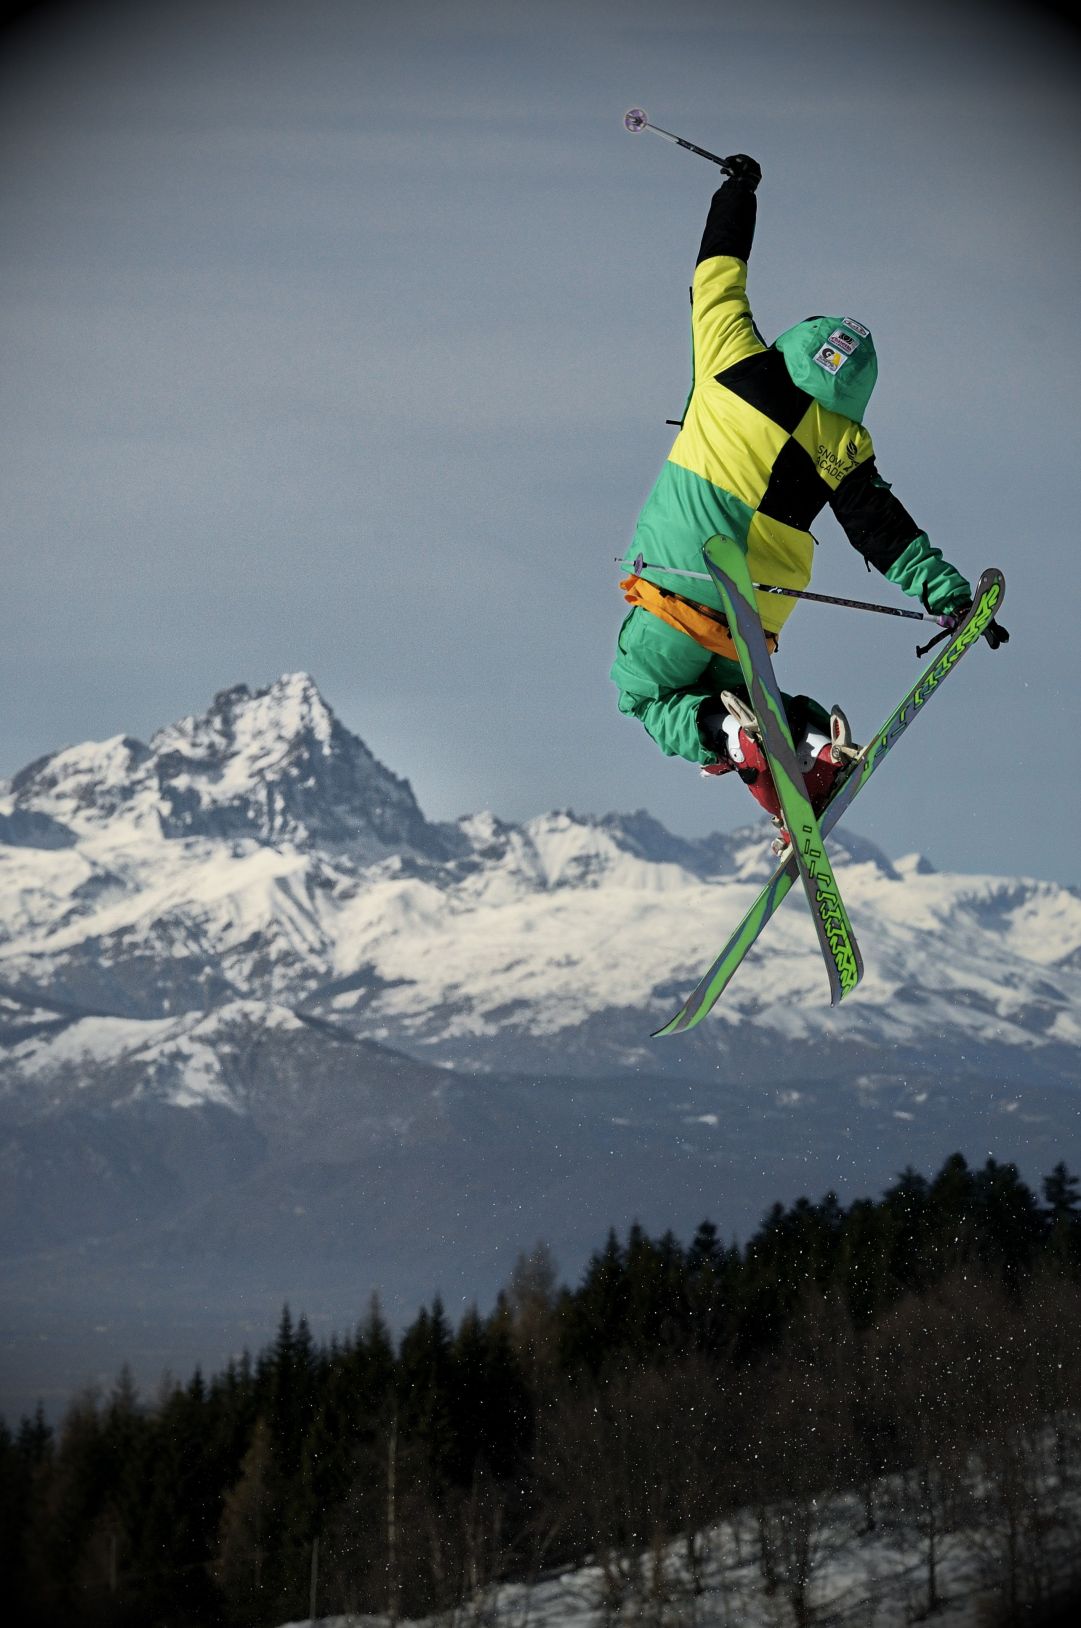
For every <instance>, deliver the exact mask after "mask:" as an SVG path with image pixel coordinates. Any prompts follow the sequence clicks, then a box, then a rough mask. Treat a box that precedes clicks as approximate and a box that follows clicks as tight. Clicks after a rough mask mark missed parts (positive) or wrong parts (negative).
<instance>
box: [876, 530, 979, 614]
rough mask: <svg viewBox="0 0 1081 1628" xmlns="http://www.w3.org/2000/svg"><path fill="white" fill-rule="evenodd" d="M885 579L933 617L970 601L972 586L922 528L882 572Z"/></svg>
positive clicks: (947, 612)
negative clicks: (915, 600)
mask: <svg viewBox="0 0 1081 1628" xmlns="http://www.w3.org/2000/svg"><path fill="white" fill-rule="evenodd" d="M885 576H886V580H887V581H888V582H892V583H894V584H895V585H896V586H897V587H898V588H900V589H901V591H902V592H903V593H906V594H909V595H910V596H911V598H913V599H918V600H920V601H921V603H922V604H923V607H924V609H925V610H927V611H930V613H931V615H932V616H946V615H948V614H949V613H950V612H951V611H955V610H957V609H958V608H959V607H960V606H961V605H966V604H971V603H972V588H971V586H970V585H969V583H968V582H966V581H965V579H964V577H963V576H962V575H961V573H960V571H958V570H957V569H956V567H955V566H952V565H951V564H950V562H949V560H944V559H943V558H942V554H941V552H940V550H939V549H937V548H935V547H934V545H933V544H932V542H931V539H930V538H929V537H928V535H927V533H926V532H925V531H921V532H920V533H919V535H918V536H916V537H914V538H913V539H912V541H911V542H910V543H909V545H908V547H907V548H906V549H905V551H904V553H903V554H900V555H898V557H897V559H895V560H894V562H893V564H892V565H891V566H890V567H889V569H888V570H887V571H886V572H885Z"/></svg>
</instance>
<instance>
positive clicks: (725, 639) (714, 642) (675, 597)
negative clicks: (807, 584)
mask: <svg viewBox="0 0 1081 1628" xmlns="http://www.w3.org/2000/svg"><path fill="white" fill-rule="evenodd" d="M619 586H620V587H621V588H622V589H623V597H624V599H625V600H626V601H627V603H628V604H629V605H640V606H641V607H642V609H643V610H647V611H649V612H650V613H651V614H652V615H653V616H659V617H660V619H661V621H662V622H667V623H668V625H669V627H674V628H677V629H678V630H679V632H680V633H686V634H687V636H688V637H689V638H691V639H693V640H694V641H695V643H696V644H700V645H702V647H703V649H705V650H711V651H712V652H713V654H714V655H715V656H724V657H726V658H727V660H729V661H738V660H739V652H738V651H737V649H736V647H735V644H734V643H733V640H732V635H731V633H730V632H729V631H728V623H727V622H726V621H725V619H724V617H723V616H722V615H721V613H720V611H714V610H709V609H708V608H707V607H706V606H705V605H699V604H696V603H695V601H694V600H693V599H684V598H683V596H682V594H674V593H671V592H670V591H669V589H667V588H658V587H657V585H656V583H655V582H647V581H646V579H645V577H635V576H630V577H624V579H623V581H622V582H621V583H620V585H619ZM766 644H767V646H768V648H769V651H770V654H772V653H773V651H774V650H776V648H777V635H776V633H767V634H766Z"/></svg>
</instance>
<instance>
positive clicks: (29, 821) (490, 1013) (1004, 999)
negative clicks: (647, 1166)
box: [0, 674, 1081, 1101]
mask: <svg viewBox="0 0 1081 1628" xmlns="http://www.w3.org/2000/svg"><path fill="white" fill-rule="evenodd" d="M835 846H836V853H837V858H838V860H839V862H840V864H841V867H842V870H843V876H844V889H845V896H846V899H847V900H848V902H849V906H850V910H851V913H852V916H853V919H854V924H855V927H856V930H857V933H858V934H859V935H860V937H861V939H862V941H863V943H864V946H865V954H866V960H867V963H868V977H867V980H866V984H865V986H864V987H863V988H861V990H860V991H858V992H857V994H856V995H855V997H853V998H851V999H850V1000H849V1001H848V1002H846V1004H845V1006H844V1008H843V1009H842V1010H840V1011H832V1010H831V1009H830V1007H829V1005H828V1004H827V997H826V985H825V981H824V974H823V971H822V967H821V965H820V962H819V957H818V954H817V951H816V949H815V942H814V934H813V929H812V925H811V921H810V918H809V915H808V913H807V911H806V909H805V908H804V907H803V905H802V901H801V900H798V899H794V900H793V901H792V902H791V903H790V904H789V905H788V906H787V908H786V909H785V910H784V911H783V912H782V913H781V915H780V917H779V918H778V920H777V921H776V922H775V923H773V924H772V926H771V928H770V930H769V933H768V936H767V937H766V938H765V939H764V941H763V946H762V948H761V949H760V951H759V953H758V955H757V958H756V962H755V963H754V964H753V965H752V966H749V967H748V968H747V969H745V970H744V971H742V972H741V974H740V976H739V977H738V979H737V981H736V982H735V983H734V985H733V987H732V990H731V991H730V994H729V996H728V997H727V998H726V999H725V1000H724V1001H723V1002H722V1003H721V1005H720V1006H719V1008H718V1010H717V1012H716V1015H715V1016H714V1018H713V1019H712V1020H711V1022H710V1024H709V1025H708V1026H707V1027H706V1028H704V1029H703V1030H702V1031H700V1032H699V1034H698V1035H697V1036H695V1037H692V1040H691V1042H688V1041H678V1042H673V1041H671V1040H669V1041H667V1042H653V1041H650V1040H649V1038H648V1036H649V1032H650V1030H651V1029H652V1028H654V1027H656V1025H657V1022H658V1021H659V1020H661V1019H663V1018H664V1017H665V1016H667V1015H668V1014H669V1013H670V1011H671V1010H673V1009H674V1007H675V1006H676V1005H677V1004H678V1002H679V1000H680V999H681V998H682V996H683V995H684V994H685V993H686V992H687V990H688V989H689V988H690V987H691V986H692V985H693V984H694V982H695V981H696V980H697V978H698V976H699V975H700V973H701V972H702V970H703V969H704V966H705V965H706V964H707V963H708V961H709V959H710V958H711V956H712V954H713V953H714V951H715V950H716V948H718V947H719V945H720V943H721V942H722V940H723V938H724V936H725V934H726V932H727V931H728V930H729V929H730V928H731V927H732V926H733V925H734V924H735V923H736V922H737V921H738V920H739V918H740V916H741V914H742V912H743V910H744V909H745V907H746V905H747V904H748V903H749V902H750V900H751V898H752V897H753V894H754V891H755V890H756V888H757V886H758V885H759V884H760V883H761V881H762V880H764V878H765V876H766V875H767V874H768V870H769V865H770V858H769V854H768V850H767V845H766V842H765V841H764V828H757V829H750V830H747V831H742V832H737V833H735V834H734V835H728V836H718V837H713V838H710V839H707V840H704V841H699V842H689V841H683V840H681V839H679V838H677V837H674V836H672V835H671V834H670V833H669V832H667V831H665V830H664V829H663V828H662V827H661V826H659V825H658V824H657V823H656V822H655V821H653V820H651V819H650V818H649V817H648V816H647V815H644V814H637V815H632V816H629V817H623V816H618V815H609V816H607V817H605V818H603V819H595V818H588V817H587V818H582V817H577V816H575V815H573V814H571V813H552V814H544V815H540V816H538V817H537V818H536V819H533V820H530V821H529V822H527V823H526V824H525V825H521V826H515V825H507V824H504V823H502V822H501V821H499V820H498V819H497V818H496V817H495V816H494V815H492V814H490V813H484V814H478V815H474V816H470V817H468V818H465V819H463V820H462V821H460V822H459V823H458V824H457V825H456V826H437V825H433V824H431V823H429V822H428V821H427V820H426V819H425V818H424V815H423V814H422V813H421V811H420V809H419V808H418V806H417V803H416V801H415V799H414V797H413V793H412V791H411V789H410V787H409V785H408V783H407V782H406V781H404V780H401V779H399V778H398V777H397V776H395V775H393V774H392V773H390V772H389V771H388V770H387V769H385V768H383V766H382V765H381V764H379V763H378V762H377V761H376V760H375V758H374V757H373V756H372V754H371V753H370V752H369V751H368V749H367V748H366V747H365V746H364V744H363V742H361V741H360V740H358V739H357V737H356V736H354V735H352V734H351V733H350V732H349V731H348V730H346V729H345V728H344V727H343V725H342V724H341V723H340V722H339V721H338V719H336V718H335V717H334V714H333V713H332V712H331V710H330V708H329V707H328V706H327V704H326V702H325V701H324V700H323V699H322V697H321V696H320V694H319V692H318V690H317V689H316V687H315V685H314V684H313V683H312V681H311V679H310V678H308V677H306V676H305V675H302V674H299V675H298V674H294V675H291V676H288V677H285V678H282V679H280V680H279V681H278V682H277V683H276V684H273V685H271V686H269V688H267V689H265V690H260V691H258V692H256V693H254V694H253V693H252V692H251V691H250V690H248V689H247V688H246V687H245V686H243V685H241V686H238V687H236V688H234V689H231V690H228V691H225V692H224V693H223V694H221V695H219V696H217V697H216V699H215V701H214V703H213V705H212V706H211V708H210V710H209V711H208V712H207V714H206V715H205V716H203V717H200V718H187V719H184V720H183V721H182V722H181V723H179V724H175V725H172V726H170V727H168V728H165V729H162V730H160V731H159V732H158V733H157V734H156V735H155V736H154V737H153V739H152V740H151V741H150V743H149V744H148V745H143V744H142V743H141V742H139V741H135V740H132V739H130V738H129V737H117V738H116V739H114V740H111V741H106V742H102V743H95V744H88V745H84V746H78V747H71V748H68V749H66V750H64V751H60V752H57V753H55V754H53V755H52V756H51V757H48V758H44V759H42V760H40V761H39V762H37V763H34V764H31V765H30V767H29V768H27V769H25V770H23V771H22V773H21V774H19V775H17V776H16V777H15V779H14V780H13V781H12V782H11V785H10V788H9V790H8V793H7V795H6V796H5V797H4V798H3V800H2V801H0V921H2V924H3V925H2V927H0V935H2V936H0V993H2V997H3V1003H4V1004H3V1020H4V1030H3V1039H4V1041H5V1042H6V1044H5V1050H4V1055H3V1062H2V1064H0V1068H2V1071H3V1072H2V1075H0V1078H3V1079H4V1080H5V1081H6V1082H8V1085H9V1088H15V1087H17V1085H18V1083H19V1082H26V1081H28V1080H29V1079H32V1078H40V1077H42V1076H43V1075H48V1074H50V1073H51V1072H53V1071H54V1070H56V1069H57V1068H63V1069H64V1070H67V1069H70V1066H71V1063H72V1060H73V1059H75V1058H78V1057H80V1056H82V1055H85V1056H86V1057H87V1058H88V1059H93V1060H94V1061H95V1063H96V1064H98V1065H102V1064H106V1063H108V1062H109V1061H110V1060H114V1061H116V1062H118V1063H119V1062H120V1061H121V1060H123V1061H124V1062H125V1064H126V1065H131V1066H134V1067H136V1068H138V1067H142V1068H143V1083H142V1086H141V1089H145V1090H152V1091H161V1092H165V1093H166V1094H167V1095H168V1094H169V1093H170V1092H172V1093H173V1094H174V1100H184V1101H192V1100H196V1099H199V1098H200V1097H201V1096H203V1095H207V1096H208V1100H226V1099H227V1097H228V1087H227V1086H226V1084H225V1083H224V1080H223V1076H222V1072H221V1063H220V1059H217V1057H216V1053H215V1048H214V1046H213V1045H212V1044H211V1045H209V1046H208V1045H207V1044H206V1043H205V1042H204V1041H203V1040H202V1039H200V1036H201V1035H205V1034H206V1032H207V1024H208V1014H211V1013H218V1014H225V1013H227V1012H228V1011H229V1010H231V1009H233V1008H235V1007H236V1006H237V1003H240V1004H241V1006H243V1007H244V1009H245V1010H246V1011H247V1012H248V1014H249V1016H250V1015H251V1012H252V1009H253V1008H252V1003H255V1005H256V1006H258V1007H261V1008H262V1009H263V1010H264V1011H265V1014H266V1015H265V1021H266V1023H267V1024H268V1026H269V1028H270V1029H271V1030H272V1031H274V1032H278V1031H280V1029H281V1027H282V1025H283V1024H286V1023H288V1022H289V1021H292V1022H296V1021H302V1020H311V1019H321V1020H322V1021H324V1022H327V1023H331V1024H333V1025H334V1026H336V1027H337V1028H340V1029H343V1030H345V1031H346V1032H348V1033H349V1034H350V1035H354V1036H362V1037H365V1038H367V1039H372V1040H376V1041H379V1042H381V1043H383V1044H385V1045H389V1046H392V1047H394V1048H397V1049H400V1050H403V1051H405V1052H408V1053H410V1054H412V1055H413V1056H416V1057H418V1058H423V1059H425V1060H430V1061H434V1062H437V1063H441V1064H446V1063H453V1064H458V1065H462V1066H468V1067H470V1068H474V1069H476V1068H480V1069H485V1068H492V1067H499V1068H508V1067H512V1068H518V1067H522V1066H526V1067H529V1068H537V1067H542V1068H548V1069H551V1070H555V1071H559V1072H566V1071H568V1070H569V1071H570V1072H574V1073H594V1074H607V1073H611V1072H612V1071H613V1070H614V1069H619V1068H625V1067H627V1066H639V1067H641V1066H648V1067H649V1068H650V1069H651V1070H654V1069H656V1070H661V1071H664V1070H666V1069H669V1068H671V1067H672V1066H674V1065H677V1063H678V1062H679V1061H680V1060H682V1061H684V1062H685V1061H686V1060H687V1059H688V1058H689V1059H690V1060H691V1063H692V1066H697V1065H699V1064H700V1063H701V1061H702V1060H703V1058H705V1057H709V1058H710V1060H711V1061H712V1062H714V1063H715V1062H716V1061H717V1060H718V1058H720V1059H726V1058H731V1057H733V1056H734V1055H736V1054H737V1053H738V1051H739V1050H740V1049H741V1048H742V1047H743V1046H744V1045H747V1044H753V1046H754V1047H756V1048H757V1047H758V1046H760V1045H762V1044H769V1045H771V1046H776V1047H781V1048H782V1049H783V1048H785V1047H787V1048H791V1046H792V1044H793V1043H796V1042H800V1043H803V1044H804V1045H808V1044H813V1045H814V1046H815V1047H816V1048H821V1047H823V1046H825V1047H826V1048H828V1049H831V1050H834V1049H837V1048H841V1049H843V1050H848V1051H850V1052H855V1051H859V1050H867V1049H868V1048H871V1049H878V1048H884V1047H888V1048H891V1049H893V1050H896V1049H898V1048H900V1049H901V1050H902V1051H907V1050H909V1049H911V1050H912V1051H913V1052H915V1053H918V1054H919V1055H921V1056H922V1055H925V1054H926V1052H927V1049H928V1047H931V1048H932V1049H933V1048H935V1047H936V1046H937V1045H939V1044H940V1043H941V1042H943V1041H944V1042H945V1043H946V1045H947V1046H948V1048H949V1050H950V1051H951V1053H953V1054H954V1055H956V1054H958V1053H966V1054H967V1053H968V1052H970V1051H973V1050H974V1051H975V1052H978V1053H979V1054H980V1056H981V1057H982V1056H983V1055H984V1054H985V1053H986V1052H987V1050H988V1049H989V1048H990V1049H996V1050H1000V1049H1002V1048H1008V1049H1016V1051H1017V1052H1018V1054H1019V1055H1020V1054H1024V1056H1025V1057H1026V1059H1027V1060H1028V1062H1030V1063H1031V1064H1032V1065H1033V1066H1035V1067H1036V1068H1037V1069H1039V1070H1041V1071H1044V1070H1048V1069H1049V1070H1051V1071H1052V1072H1054V1073H1058V1072H1059V1071H1060V1070H1063V1069H1069V1068H1072V1067H1073V1066H1074V1065H1075V1063H1076V1060H1077V1057H1078V1055H1081V1053H1079V1050H1078V1048H1079V1047H1081V999H1079V997H1081V899H1079V898H1078V896H1077V894H1076V893H1075V892H1073V891H1071V890H1068V889H1066V888H1061V887H1057V886H1055V885H1054V884H1051V883H1046V882H1044V883H1040V882H1026V881H1022V880H1003V879H1001V878H993V877H968V876H943V875H939V874H936V873H934V872H933V871H932V870H931V868H930V866H929V865H928V864H927V863H926V862H925V861H920V860H918V859H915V858H910V859H908V860H903V861H901V862H900V863H899V864H897V865H894V864H892V863H891V862H890V861H889V860H888V859H886V857H885V856H884V855H883V854H881V853H880V852H878V851H877V850H876V849H875V848H873V847H872V846H871V845H870V844H869V843H866V842H863V841H860V840H859V839H857V838H854V837H842V838H840V839H839V840H838V841H837V842H836V845H835ZM211 1027H212V1028H213V1024H211ZM196 1059H197V1060H196ZM167 1082H171V1083H167Z"/></svg>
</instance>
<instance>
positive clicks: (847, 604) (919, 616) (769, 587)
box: [616, 554, 938, 622]
mask: <svg viewBox="0 0 1081 1628" xmlns="http://www.w3.org/2000/svg"><path fill="white" fill-rule="evenodd" d="M616 562H617V564H622V561H621V560H620V557H619V555H618V554H617V555H616ZM631 570H632V571H633V572H634V574H635V576H636V577H638V576H641V574H642V572H643V571H663V572H664V573H665V575H666V576H669V577H692V578H693V579H694V581H695V582H710V581H712V578H711V577H710V576H709V575H708V574H707V573H706V572H705V571H677V570H675V569H673V568H672V567H671V566H668V565H650V563H649V561H648V560H644V559H643V558H642V556H641V554H639V555H638V557H637V558H636V559H634V560H632V561H631ZM755 587H756V588H757V590H758V592H759V593H763V594H783V595H784V596H785V597H786V598H787V599H813V600H814V601H815V602H816V603H817V604H819V605H841V606H842V607H843V608H844V609H845V610H863V611H877V613H878V614H879V616H903V617H905V618H906V619H907V620H908V621H910V622H934V621H937V620H938V618H937V617H934V616H925V615H924V613H923V611H914V610H902V609H901V607H900V606H898V605H873V604H871V602H870V601H869V600H867V599H837V598H835V597H834V595H833V594H813V593H811V592H810V590H809V589H807V588H778V587H776V586H775V585H774V584H773V583H769V582H756V583H755Z"/></svg>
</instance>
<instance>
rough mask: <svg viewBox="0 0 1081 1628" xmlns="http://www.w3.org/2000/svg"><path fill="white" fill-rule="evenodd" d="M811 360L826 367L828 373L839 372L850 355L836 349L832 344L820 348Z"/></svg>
mask: <svg viewBox="0 0 1081 1628" xmlns="http://www.w3.org/2000/svg"><path fill="white" fill-rule="evenodd" d="M811 361H812V362H817V363H818V365H819V367H821V368H825V370H826V372H827V373H839V372H840V371H841V369H842V368H843V367H844V365H845V363H846V362H847V361H848V357H847V356H845V355H844V353H843V352H842V351H839V350H834V348H833V346H832V345H823V346H822V348H821V349H820V350H817V351H815V354H814V355H813V356H812V357H811Z"/></svg>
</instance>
